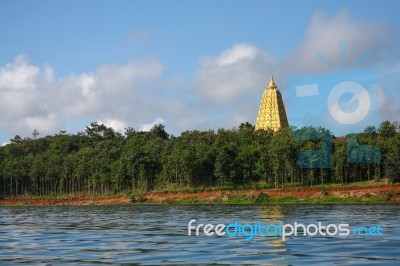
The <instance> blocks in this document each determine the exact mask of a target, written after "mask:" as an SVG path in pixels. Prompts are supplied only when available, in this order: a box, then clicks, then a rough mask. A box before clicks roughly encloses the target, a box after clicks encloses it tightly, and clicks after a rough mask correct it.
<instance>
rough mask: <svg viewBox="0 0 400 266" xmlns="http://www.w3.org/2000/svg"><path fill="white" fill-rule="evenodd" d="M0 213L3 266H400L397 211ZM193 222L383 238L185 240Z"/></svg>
mask: <svg viewBox="0 0 400 266" xmlns="http://www.w3.org/2000/svg"><path fill="white" fill-rule="evenodd" d="M0 213H1V215H0V250H1V251H0V264H2V265H3V264H14V263H27V264H29V265H31V264H41V265H45V264H52V265H60V264H65V265H66V264H79V265H94V264H96V265H97V264H110V263H111V264H136V265H137V264H207V263H217V264H264V265H265V264H266V265H269V264H272V265H276V264H279V265H313V264H335V263H340V264H352V265H357V264H358V265H365V264H384V263H386V264H388V265H396V264H397V265H399V264H400V231H399V229H400V219H399V218H400V206H399V205H263V206H259V205H195V206H134V205H132V206H51V207H47V206H46V207H34V206H26V207H18V206H16V207H0ZM191 219H196V221H195V222H194V223H193V226H196V225H198V224H200V223H203V224H205V223H211V224H214V225H216V224H219V223H222V224H225V225H227V224H229V223H232V222H234V221H238V222H239V223H242V224H245V223H253V224H254V223H256V222H258V221H261V222H262V224H270V223H277V222H278V221H282V222H283V224H289V223H292V224H293V223H294V222H298V223H303V224H306V225H307V224H311V223H315V224H317V223H318V222H321V223H322V224H325V225H327V224H340V223H345V224H349V229H352V228H353V227H357V228H358V227H359V226H366V227H367V228H370V227H371V226H380V227H381V228H382V230H383V231H382V234H376V235H373V234H372V233H371V234H370V235H366V234H364V233H360V235H358V234H355V233H350V234H349V235H348V236H338V235H334V236H328V235H326V236H323V235H319V234H317V235H315V236H309V235H308V236H304V235H302V234H299V235H298V236H293V235H292V236H288V237H287V238H286V240H285V241H282V237H281V236H261V235H257V236H254V238H253V239H251V240H246V236H243V235H241V236H239V235H236V236H228V235H224V236H217V235H215V234H214V235H213V236H206V235H205V234H204V231H201V230H200V235H199V236H195V230H193V231H192V233H191V234H192V235H191V236H188V222H189V221H190V220H191ZM231 232H232V231H231ZM363 232H364V231H363Z"/></svg>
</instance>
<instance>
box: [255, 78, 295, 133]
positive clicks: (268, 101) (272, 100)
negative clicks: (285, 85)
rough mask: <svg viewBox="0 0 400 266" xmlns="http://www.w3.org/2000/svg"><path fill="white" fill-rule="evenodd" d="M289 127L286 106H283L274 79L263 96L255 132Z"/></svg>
mask: <svg viewBox="0 0 400 266" xmlns="http://www.w3.org/2000/svg"><path fill="white" fill-rule="evenodd" d="M288 127H289V123H288V120H287V117H286V111H285V106H284V105H283V100H282V94H281V93H280V91H279V90H278V89H277V86H276V85H275V82H274V78H273V77H272V78H271V81H270V82H269V86H268V87H267V88H266V89H265V90H264V93H263V95H262V99H261V104H260V110H259V111H258V116H257V122H256V128H255V130H260V129H262V130H273V131H277V130H278V129H280V128H288Z"/></svg>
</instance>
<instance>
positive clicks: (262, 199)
mask: <svg viewBox="0 0 400 266" xmlns="http://www.w3.org/2000/svg"><path fill="white" fill-rule="evenodd" d="M269 202H270V197H269V196H268V195H267V194H265V193H264V192H262V191H261V192H260V194H258V196H257V198H256V199H255V200H254V203H257V204H266V203H269Z"/></svg>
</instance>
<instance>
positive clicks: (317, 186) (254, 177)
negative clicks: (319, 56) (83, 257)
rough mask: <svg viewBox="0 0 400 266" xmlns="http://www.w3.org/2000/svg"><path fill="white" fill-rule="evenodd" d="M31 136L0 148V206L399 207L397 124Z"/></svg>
mask: <svg viewBox="0 0 400 266" xmlns="http://www.w3.org/2000/svg"><path fill="white" fill-rule="evenodd" d="M39 134H40V133H39V132H38V131H37V130H34V132H33V134H32V136H33V138H28V137H25V138H22V137H20V136H18V135H17V136H15V137H14V138H13V139H11V140H10V143H9V144H7V145H5V146H1V147H0V204H2V205H24V204H25V205H58V204H60V205H90V204H94V205H95V204H280V203H386V202H399V200H398V198H399V187H398V185H395V184H398V183H399V182H400V124H399V123H397V122H394V123H391V122H389V121H385V122H383V123H382V124H381V126H380V127H379V128H375V127H373V126H371V127H368V128H366V129H365V131H364V132H362V133H357V134H348V135H346V136H342V137H336V136H334V135H333V133H332V132H331V131H330V130H328V129H325V128H322V127H312V126H311V127H302V128H295V127H292V128H290V129H289V128H282V129H280V130H278V131H276V132H273V131H264V130H257V131H255V130H254V126H253V125H251V124H250V123H248V122H246V123H242V124H241V125H240V126H239V128H233V129H228V130H226V129H223V128H221V129H218V130H217V131H214V130H209V131H197V130H194V131H186V132H183V133H182V134H181V135H180V136H177V137H175V136H173V135H170V134H168V133H167V132H166V131H165V127H164V125H161V124H158V125H155V126H154V127H153V128H152V129H151V130H150V131H148V132H147V131H146V132H143V131H139V132H137V131H135V130H134V129H133V128H127V129H126V132H125V134H121V133H119V132H116V131H114V130H113V129H112V128H111V127H107V126H105V125H103V124H101V125H100V124H98V123H96V122H95V123H91V124H90V126H87V127H86V130H85V131H84V132H78V133H76V134H68V133H66V132H65V131H60V133H59V134H55V135H53V136H50V135H49V136H44V137H41V138H39V137H38V136H39ZM352 186H354V187H356V188H351V187H352ZM349 187H350V189H349ZM360 187H368V188H360Z"/></svg>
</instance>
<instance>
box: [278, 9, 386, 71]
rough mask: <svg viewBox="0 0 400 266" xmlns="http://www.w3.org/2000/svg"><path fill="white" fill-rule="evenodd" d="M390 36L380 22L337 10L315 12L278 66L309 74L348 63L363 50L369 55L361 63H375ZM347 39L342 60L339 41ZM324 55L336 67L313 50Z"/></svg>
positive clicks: (354, 59)
mask: <svg viewBox="0 0 400 266" xmlns="http://www.w3.org/2000/svg"><path fill="white" fill-rule="evenodd" d="M389 38H390V30H389V29H388V27H386V26H385V25H383V24H379V23H372V22H364V21H354V20H352V19H351V18H350V16H349V15H348V13H347V12H345V11H342V12H339V13H338V14H337V15H336V16H333V17H329V16H327V15H326V14H325V13H322V12H317V13H315V14H314V15H313V16H312V18H311V22H310V25H309V27H308V30H307V32H306V35H305V38H304V40H303V41H302V42H301V43H300V45H299V46H298V48H297V49H296V50H295V51H294V53H292V54H291V55H290V56H289V57H288V58H287V59H286V60H285V61H284V62H282V66H281V67H280V69H281V71H285V70H286V72H288V73H287V74H309V73H314V74H315V73H316V72H317V73H320V72H322V71H333V70H337V69H343V67H350V66H351V65H352V64H353V63H355V62H356V60H357V58H359V57H360V56H361V55H362V54H363V53H364V52H367V51H370V52H371V57H370V58H368V59H367V60H365V61H364V62H363V64H362V65H364V66H366V65H368V64H373V63H376V59H377V57H378V56H379V52H380V51H381V50H382V49H383V48H385V46H386V45H387V43H388V40H389ZM342 40H343V41H345V42H347V49H346V55H345V61H344V62H343V63H342V57H341V54H340V45H339V42H340V41H342ZM317 53H321V54H323V55H324V56H326V57H327V58H328V59H329V60H330V61H331V62H332V63H333V64H335V65H336V68H334V69H333V68H332V66H328V65H326V64H324V63H323V62H321V61H319V60H317V58H316V54H317Z"/></svg>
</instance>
